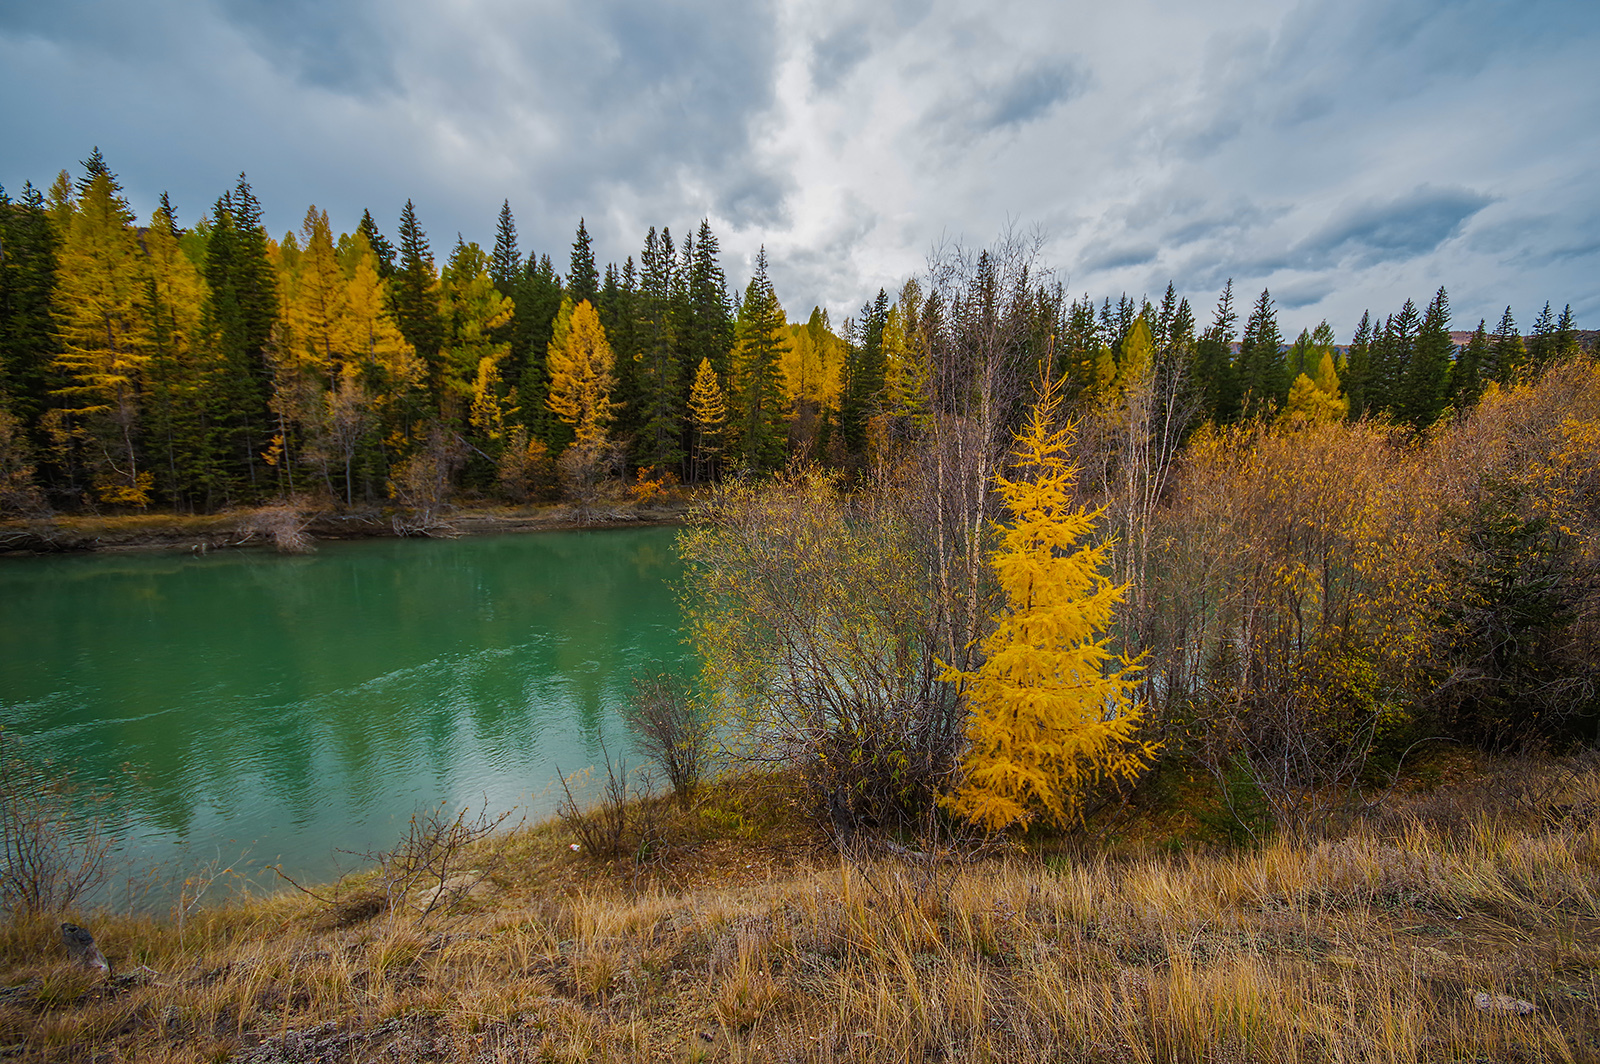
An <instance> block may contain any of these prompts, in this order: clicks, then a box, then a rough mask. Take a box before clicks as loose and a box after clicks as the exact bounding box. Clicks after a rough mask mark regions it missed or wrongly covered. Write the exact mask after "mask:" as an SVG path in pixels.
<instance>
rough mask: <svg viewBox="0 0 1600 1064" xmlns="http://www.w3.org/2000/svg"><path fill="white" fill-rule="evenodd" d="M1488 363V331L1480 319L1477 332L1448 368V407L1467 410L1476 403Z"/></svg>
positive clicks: (1481, 392) (1481, 389) (1480, 392)
mask: <svg viewBox="0 0 1600 1064" xmlns="http://www.w3.org/2000/svg"><path fill="white" fill-rule="evenodd" d="M1489 361H1490V354H1489V331H1488V330H1487V329H1486V328H1484V321H1483V319H1481V318H1480V319H1479V320H1478V329H1477V331H1476V332H1474V333H1473V334H1472V339H1471V340H1470V341H1468V343H1467V345H1466V346H1465V347H1464V348H1462V349H1461V354H1460V355H1459V356H1458V357H1457V358H1456V361H1455V364H1454V365H1453V366H1452V367H1451V368H1450V405H1451V406H1452V407H1453V408H1455V409H1456V410H1469V409H1471V408H1472V407H1473V406H1474V405H1475V404H1476V403H1477V402H1478V397H1479V396H1481V395H1482V394H1483V386H1484V383H1485V376H1484V367H1486V366H1487V365H1488V364H1489Z"/></svg>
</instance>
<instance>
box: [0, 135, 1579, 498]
mask: <svg viewBox="0 0 1600 1064" xmlns="http://www.w3.org/2000/svg"><path fill="white" fill-rule="evenodd" d="M261 218H262V214H261V205H260V203H259V201H258V200H257V199H256V196H255V194H254V191H253V189H252V188H251V186H250V184H249V182H248V181H247V180H246V179H245V178H244V176H243V175H241V176H240V178H239V181H238V182H237V184H236V185H235V186H234V187H233V188H231V189H229V190H227V191H226V192H224V193H223V194H222V195H221V196H220V197H219V198H218V199H217V200H216V202H215V203H214V204H213V205H212V208H211V210H210V212H209V214H207V215H206V216H205V217H204V218H201V219H199V220H197V221H196V222H195V223H194V224H193V225H191V226H188V227H180V226H179V225H178V223H177V220H176V217H175V213H174V210H173V208H172V206H171V204H170V203H169V201H168V199H167V197H166V195H165V194H163V196H162V198H161V203H160V206H159V207H158V208H157V209H156V210H155V211H154V212H153V214H152V215H151V217H150V218H149V219H147V220H146V221H144V222H143V223H142V224H141V223H140V221H139V220H138V219H136V218H135V217H134V216H133V213H132V211H131V209H130V208H129V206H128V204H127V201H126V199H125V198H124V197H123V195H122V191H121V188H120V186H119V184H118V180H117V177H116V175H115V174H114V173H113V172H112V171H111V170H110V168H109V166H108V165H107V163H106V161H105V160H104V158H103V157H102V156H101V155H100V153H99V151H98V149H96V150H95V151H94V152H93V153H92V154H91V155H90V157H89V158H88V159H87V160H85V161H84V162H83V164H82V173H81V175H80V176H79V177H78V178H77V179H76V180H73V179H72V178H71V177H69V175H68V174H67V173H66V172H65V171H63V172H62V173H61V174H60V175H59V176H58V177H57V178H56V180H55V182H54V184H53V185H52V186H51V187H50V189H49V190H48V192H41V191H40V190H38V189H37V188H35V187H34V186H33V185H31V184H28V185H26V186H25V187H24V188H23V190H22V192H21V194H20V196H18V197H17V198H16V199H14V200H13V199H12V198H10V197H9V196H8V195H7V194H6V193H5V192H4V190H3V189H0V492H3V497H0V506H5V507H6V508H9V509H13V510H28V509H41V508H47V507H48V508H56V509H75V508H83V507H112V508H125V507H135V508H143V507H148V506H159V507H169V508H173V509H179V510H188V511H211V510H215V509H218V508H221V507H225V506H232V505H248V504H254V503H259V502H263V501H266V500H271V499H276V498H305V497H316V498H318V499H320V500H322V501H323V502H325V503H327V504H340V505H344V506H371V505H375V504H380V503H387V502H389V501H391V500H392V501H394V502H396V503H398V504H400V505H402V506H406V507H410V508H412V509H418V510H423V511H432V510H434V509H436V508H437V507H439V506H441V505H443V504H444V503H445V502H446V501H448V500H449V499H451V498H454V497H458V496H461V495H463V494H465V495H468V496H476V497H496V498H504V499H508V500H511V501H516V502H523V501H528V500H531V499H540V498H554V497H557V496H559V495H562V494H565V495H566V496H568V497H572V498H575V499H578V500H580V501H586V500H590V499H592V498H593V497H594V496H595V494H596V493H597V492H598V491H600V490H601V489H602V488H603V487H604V485H605V484H606V483H608V482H610V483H615V482H616V481H618V480H619V479H627V478H628V474H629V473H630V472H631V473H632V474H633V476H634V477H638V478H640V479H642V480H653V482H656V483H663V482H668V481H684V482H702V481H706V480H711V479H716V478H718V477H720V476H722V475H723V474H725V473H727V472H730V471H736V470H750V471H755V472H767V471H771V470H774V469H777V468H779V467H781V466H783V465H784V464H785V463H787V462H789V461H791V460H792V459H795V458H805V459H811V460H814V461H818V462H821V463H823V464H825V465H829V466H832V467H836V468H840V469H844V470H847V471H849V472H850V473H851V475H853V476H859V475H860V474H861V472H862V471H863V470H865V469H867V468H869V467H870V466H871V465H872V464H873V463H875V462H878V461H880V460H882V459H883V458H884V457H885V456H886V455H889V454H891V453H893V452H894V450H895V448H896V447H897V446H898V445H899V444H900V443H903V442H904V441H905V440H907V439H910V438H911V437H913V436H915V435H917V434H918V433H919V432H920V431H921V427H922V426H924V425H925V423H926V422H927V420H928V418H929V417H930V416H932V411H931V410H930V408H929V405H928V398H927V397H928V392H929V387H930V381H931V378H932V375H934V374H935V373H936V372H938V371H939V370H938V367H937V366H936V365H935V360H934V358H933V351H934V349H935V348H936V347H938V346H939V344H940V343H941V342H942V341H941V340H940V339H939V336H940V334H941V333H942V332H946V331H948V330H949V329H950V328H952V326H953V324H954V322H953V320H952V316H955V315H959V314H963V313H978V314H984V315H990V316H998V315H1003V316H1004V317H1005V318H1006V320H1007V323H1008V325H1007V328H1008V330H1009V331H1010V333H1012V334H1014V335H1012V337H1011V339H1010V340H1009V341H1008V343H1009V345H1010V348H1009V349H1008V352H1007V355H1006V357H1007V358H1008V359H1010V360H1013V361H1015V360H1020V361H1022V362H1029V363H1032V364H1034V365H1044V364H1046V363H1048V364H1049V365H1050V366H1051V369H1052V372H1053V373H1054V374H1055V375H1056V376H1057V377H1058V378H1059V379H1060V380H1061V381H1062V384H1063V395H1064V399H1065V402H1066V403H1067V406H1068V408H1069V409H1072V410H1076V411H1080V412H1082V411H1091V410H1093V409H1095V408H1096V407H1097V405H1103V404H1104V403H1106V402H1109V401H1112V400H1113V399H1114V398H1115V397H1116V396H1117V395H1119V394H1120V393H1121V392H1122V391H1124V390H1125V385H1126V382H1127V381H1128V380H1131V379H1134V378H1136V377H1138V376H1140V375H1141V374H1143V373H1144V372H1146V370H1147V369H1148V370H1149V371H1151V372H1153V373H1155V374H1157V375H1158V376H1160V377H1161V378H1162V379H1163V380H1168V381H1170V382H1171V383H1173V384H1174V385H1175V386H1180V385H1181V390H1182V392H1183V401H1182V404H1181V405H1182V407H1183V413H1184V419H1183V424H1182V425H1174V426H1172V428H1173V430H1174V431H1175V432H1176V433H1178V434H1179V435H1184V436H1186V435H1187V434H1188V433H1189V432H1191V431H1193V430H1194V429H1195V428H1196V427H1197V426H1199V425H1201V424H1204V423H1207V422H1209V423H1213V424H1218V425H1228V424H1235V423H1239V422H1242V421H1248V420H1258V419H1262V418H1274V417H1282V416H1289V415H1294V416H1302V415H1305V414H1308V413H1317V414H1318V416H1326V417H1336V418H1342V419H1346V420H1352V421H1353V420H1359V419H1362V418H1382V419H1386V420H1389V421H1393V422H1395V423H1399V424H1405V425H1409V426H1411V427H1412V428H1414V429H1424V428H1427V427H1428V426H1430V425H1432V424H1434V423H1435V422H1437V421H1438V420H1439V419H1440V418H1441V417H1443V416H1444V415H1445V413H1446V412H1447V411H1450V410H1458V411H1459V410H1465V409H1468V408H1470V407H1471V405H1472V404H1473V403H1474V402H1476V400H1477V398H1478V397H1479V396H1480V395H1481V394H1482V393H1483V391H1484V389H1485V387H1486V386H1488V385H1489V384H1490V383H1491V382H1495V383H1497V384H1499V385H1501V386H1505V385H1508V384H1510V383H1512V382H1514V381H1517V380H1520V379H1523V378H1525V377H1526V376H1527V375H1529V374H1534V373H1537V372H1538V371H1539V370H1541V369H1542V368H1543V367H1544V366H1547V365H1549V364H1551V363H1553V362H1556V361H1559V360H1560V359H1562V358H1564V357H1567V356H1569V355H1570V354H1572V353H1574V352H1575V351H1576V350H1577V348H1578V343H1579V334H1578V333H1577V331H1576V329H1575V327H1574V323H1573V319H1572V314H1571V311H1570V308H1568V309H1566V310H1565V311H1563V313H1562V314H1561V315H1560V316H1559V318H1557V317H1556V316H1555V315H1553V314H1552V312H1551V308H1550V306H1549V305H1548V304H1547V305H1546V306H1545V308H1544V310H1543V311H1542V313H1541V314H1540V315H1539V316H1538V319H1537V321H1536V323H1535V325H1534V327H1533V330H1532V332H1531V333H1530V335H1529V336H1528V337H1527V338H1526V339H1524V338H1523V337H1522V336H1521V335H1520V334H1519V332H1518V327H1517V324H1516V322H1515V320H1514V318H1513V317H1512V314H1511V310H1510V308H1509V307H1508V308H1507V310H1506V312H1505V314H1504V315H1503V316H1502V318H1501V320H1500V321H1499V323H1498V324H1497V326H1496V327H1495V329H1494V330H1493V331H1489V330H1488V329H1487V328H1486V325H1485V323H1483V322H1480V323H1479V326H1478V329H1477V331H1476V333H1475V334H1474V335H1473V337H1472V340H1471V341H1470V342H1469V343H1467V344H1464V345H1461V346H1460V347H1459V348H1458V347H1457V345H1455V344H1453V343H1452V342H1451V337H1450V334H1449V322H1450V310H1449V304H1448V298H1447V296H1446V294H1445V292H1444V290H1443V289H1440V290H1439V291H1438V293H1437V294H1436V295H1435V296H1434V298H1433V299H1432V301H1431V302H1429V303H1428V305H1427V307H1426V309H1425V310H1423V311H1420V312H1419V311H1418V309H1417V307H1416V305H1415V304H1414V303H1413V302H1412V301H1410V300H1407V301H1406V302H1405V304H1404V305H1403V306H1402V307H1401V309H1400V310H1399V311H1398V312H1396V313H1394V314H1391V315H1388V316H1387V317H1386V318H1385V319H1384V320H1383V322H1382V323H1381V324H1380V323H1378V322H1377V321H1376V320H1375V319H1374V318H1373V317H1372V316H1371V315H1370V314H1368V315H1365V316H1364V317H1363V318H1362V321H1361V324H1360V325H1359V327H1358V328H1357V329H1356V332H1355V335H1354V337H1353V339H1352V341H1351V342H1350V344H1348V345H1345V346H1340V345H1337V344H1336V343H1335V340H1334V334H1333V331H1332V329H1331V328H1330V327H1329V326H1328V325H1327V323H1326V322H1324V323H1322V324H1321V325H1319V326H1318V327H1317V328H1316V329H1314V330H1309V331H1303V332H1302V333H1301V334H1300V335H1299V336H1298V338H1296V339H1295V340H1294V341H1293V342H1286V341H1285V338H1284V337H1283V336H1282V335H1281V334H1280V331H1279V326H1278V322H1277V314H1276V309H1275V307H1274V304H1273V301H1272V298H1271V296H1270V293H1268V292H1266V291H1263V292H1262V293H1261V295H1260V297H1259V298H1258V299H1257V300H1256V302H1255V304H1254V306H1253V307H1252V309H1251V310H1250V312H1249V314H1248V316H1247V318H1246V321H1245V323H1244V326H1243V330H1242V332H1239V331H1238V320H1239V315H1238V312H1237V311H1236V309H1235V304H1234V294H1233V286H1232V282H1231V281H1230V282H1229V283H1228V285H1227V287H1225V289H1224V290H1223V292H1222V295H1221V297H1220V299H1219V300H1218V303H1217V306H1216V310H1215V313H1214V315H1213V318H1212V321H1211V323H1210V324H1209V325H1208V326H1206V327H1204V328H1201V327H1200V326H1199V325H1198V324H1197V322H1196V319H1195V315H1194V312H1193V310H1192V308H1191V307H1190V304H1189V302H1188V300H1187V299H1184V298H1179V297H1178V295H1177V293H1176V292H1175V290H1174V288H1173V286H1171V285H1169V286H1168V287H1167V290H1166V292H1165V294H1164V296H1163V297H1162V299H1161V300H1160V302H1159V304H1152V303H1150V302H1149V301H1148V300H1145V299H1140V300H1137V301H1136V300H1133V299H1130V298H1129V297H1128V296H1126V295H1124V296H1122V298H1121V299H1120V300H1119V301H1117V302H1116V303H1115V304H1113V303H1112V301H1111V300H1110V299H1105V300H1103V301H1102V302H1101V303H1100V304H1099V305H1098V307H1097V306H1096V304H1095V303H1094V302H1093V301H1092V300H1091V299H1090V298H1089V297H1088V296H1084V297H1082V298H1079V299H1069V298H1067V297H1066V296H1065V295H1064V293H1063V291H1062V289H1061V287H1060V286H1059V285H1054V284H1052V283H1050V281H1049V278H1048V275H1047V274H1046V273H1037V272H1036V273H1033V274H1029V273H1027V272H1026V271H1024V272H1023V274H1021V275H1018V276H1015V277H1011V276H1007V277H1004V278H1002V274H1003V273H1004V272H1005V271H1004V270H1003V269H1001V268H1000V267H999V266H998V265H997V264H996V263H995V262H994V261H992V260H991V259H989V258H988V257H985V256H980V257H979V258H978V260H976V261H975V262H974V263H972V264H971V265H972V277H971V280H972V283H973V292H972V293H971V296H972V298H974V299H976V300H977V301H978V305H977V306H976V307H973V306H962V307H957V306H953V305H951V304H950V303H949V302H948V300H947V297H946V294H945V293H944V292H943V291H942V286H941V283H940V281H939V280H938V279H937V278H936V277H933V276H932V275H930V276H927V277H924V278H921V279H913V280H911V281H908V282H907V283H906V284H905V285H904V286H903V287H902V288H901V289H900V291H899V292H898V293H896V295H895V296H893V297H891V296H890V294H889V293H887V292H886V291H884V290H881V289H880V290H879V292H878V293H877V294H876V296H875V297H874V298H872V299H870V300H868V301H866V302H865V303H864V304H863V306H862V307H861V309H860V311H859V312H858V313H857V314H856V315H855V316H853V317H851V318H848V319H846V321H844V322H843V323H842V324H841V325H840V326H839V327H838V328H835V327H834V325H833V323H832V322H831V321H830V320H829V317H828V315H827V313H826V312H825V311H822V310H820V309H814V310H813V311H812V312H811V314H810V316H809V318H808V320H806V321H805V322H804V323H794V324H791V323H789V322H788V320H787V316H786V314H785V313H784V310H783V308H782V306H781V305H780V303H779V301H778V298H777V294H776V293H775V292H774V291H773V287H772V284H771V281H770V278H769V276H768V271H767V263H766V258H765V253H764V252H763V253H762V254H761V255H760V256H759V257H758V259H757V261H756V264H755V271H754V276H752V277H751V279H750V281H749V283H748V284H747V285H746V287H745V288H744V289H743V290H742V291H735V292H732V293H730V290H729V284H728V279H727V277H726V275H725V273H724V271H723V268H722V266H721V264H720V247H719V244H718V241H717V238H716V235H715V234H714V233H713V232H712V230H711V227H710V225H709V223H708V222H705V221H702V222H701V223H700V224H699V226H698V228H697V229H696V230H695V231H694V232H692V233H690V234H687V235H685V236H684V237H683V238H682V240H681V241H676V240H675V239H674V237H673V235H672V233H671V232H670V230H669V229H668V228H666V227H662V228H661V229H660V230H659V231H658V230H657V229H655V228H654V227H652V228H651V229H650V230H649V231H648V232H647V233H646V235H645V239H644V246H643V248H642V250H641V251H640V253H639V255H638V258H637V261H635V259H634V258H633V257H632V256H630V257H628V258H627V259H626V261H624V263H623V264H622V265H621V266H620V267H618V266H617V265H615V264H607V265H606V266H605V267H604V269H603V270H602V269H601V268H599V266H598V264H597V263H596V260H595V257H594V253H593V248H592V242H591V239H590V236H589V234H588V231H587V229H586V226H585V224H584V222H583V221H582V220H580V221H579V223H578V227H577V232H576V235H575V238H574V241H573V243H572V246H571V249H570V252H569V253H568V255H567V256H566V263H565V266H566V269H565V272H564V273H559V272H558V271H557V268H556V263H555V262H554V261H552V258H551V256H550V255H549V254H537V253H531V252H530V253H527V254H526V255H524V253H523V251H522V250H521V248H520V246H519V241H518V237H517V230H516V223H515V220H514V218H513V215H512V212H511V209H510V205H509V203H507V204H505V205H504V206H503V207H502V209H501V212H500V217H499V222H498V226H497V230H496V235H495V241H494V245H493V247H492V248H491V249H490V250H488V251H485V250H484V249H482V248H480V247H479V246H478V245H477V244H475V243H472V242H469V241H465V240H463V239H461V238H459V237H458V238H457V240H456V243H455V245H454V246H453V247H452V248H451V250H450V253H449V255H448V257H447V258H446V259H445V261H444V263H443V265H442V267H441V266H440V265H439V264H438V263H437V261H436V258H435V254H434V251H433V248H432V245H431V244H430V242H429V239H428V236H427V234H426V232H425V231H424V229H423V227H422V225H421V223H420V221H419V219H418V218H417V215H416V211H415V208H414V206H413V205H412V204H411V203H410V202H409V201H408V202H407V203H406V205H405V206H404V208H403V209H402V210H401V212H400V215H399V224H398V228H397V230H396V233H395V238H394V239H393V240H391V239H390V238H389V237H388V236H386V235H385V233H384V232H383V231H382V229H381V228H380V227H379V226H378V224H377V223H376V222H375V221H374V219H373V217H372V215H371V213H370V212H363V216H362V219H361V221H360V224H359V225H358V226H357V227H356V230H355V232H353V233H340V234H338V235H335V234H334V233H333V231H332V228H331V226H330V223H329V221H328V218H327V215H326V212H323V211H319V210H317V209H316V208H315V207H312V208H310V209H309V210H308V211H307V212H306V215H305V219H304V221H303V223H302V225H301V226H300V229H299V231H298V232H292V233H287V234H285V235H284V237H283V238H282V239H281V240H276V241H275V240H273V239H271V238H270V237H269V236H268V234H267V232H266V230H265V228H264V226H263V225H262V220H261ZM977 355H978V353H977V352H968V353H967V355H966V356H964V357H967V358H969V359H970V358H975V357H977Z"/></svg>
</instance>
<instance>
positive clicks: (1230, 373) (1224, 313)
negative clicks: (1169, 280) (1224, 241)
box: [1194, 277, 1239, 425]
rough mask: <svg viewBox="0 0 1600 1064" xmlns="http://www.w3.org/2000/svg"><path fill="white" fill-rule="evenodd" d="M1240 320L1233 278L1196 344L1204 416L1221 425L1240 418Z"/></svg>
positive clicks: (1196, 369) (1196, 362)
mask: <svg viewBox="0 0 1600 1064" xmlns="http://www.w3.org/2000/svg"><path fill="white" fill-rule="evenodd" d="M1238 320H1239V315H1238V314H1237V313H1236V312H1235V311H1234V309H1233V278H1231V277H1230V278H1228V283H1227V284H1226V285H1224V286H1223V289H1222V295H1221V296H1219V297H1218V298H1217V310H1216V313H1215V314H1214V315H1213V316H1212V319H1211V325H1210V326H1209V327H1208V328H1207V329H1206V331H1205V335H1203V336H1202V337H1200V339H1199V340H1196V341H1195V345H1194V346H1195V375H1196V377H1197V378H1198V380H1197V381H1196V383H1197V385H1198V386H1199V389H1200V392H1201V394H1202V395H1203V396H1204V397H1205V404H1204V410H1205V416H1206V417H1208V418H1210V419H1211V420H1213V421H1215V422H1216V423H1217V424H1219V425H1227V424H1231V423H1232V422H1234V421H1236V420H1238V418H1239V379H1238V374H1237V372H1236V371H1235V369H1234V363H1233V336H1234V334H1233V327H1234V324H1235V323H1236V322H1238Z"/></svg>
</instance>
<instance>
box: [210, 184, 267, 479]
mask: <svg viewBox="0 0 1600 1064" xmlns="http://www.w3.org/2000/svg"><path fill="white" fill-rule="evenodd" d="M205 280H206V284H207V285H208V286H209V287H210V290H211V301H210V303H209V304H208V305H207V308H206V314H205V321H204V327H205V329H206V331H207V333H208V334H209V335H210V336H211V342H212V343H213V344H214V345H215V352H216V361H217V362H218V367H217V369H218V378H217V379H218V382H219V384H218V386H217V387H214V388H211V389H208V394H207V399H208V403H209V405H210V406H211V412H210V416H209V417H208V418H207V423H208V424H209V425H210V426H211V429H212V440H211V442H210V446H211V448H212V449H213V450H214V453H215V459H216V460H215V461H212V462H208V463H207V468H209V469H213V470H215V471H216V474H217V477H218V479H217V480H216V481H214V482H212V483H208V484H206V485H204V490H205V495H206V500H207V501H206V505H207V506H212V505H216V504H218V503H220V502H223V501H226V500H227V499H229V498H231V497H232V495H233V493H234V492H235V491H236V490H237V488H238V487H239V486H240V485H244V486H246V487H247V489H248V492H249V494H251V495H259V493H261V492H263V491H267V490H269V489H270V488H271V487H272V486H273V478H272V477H270V476H269V475H268V471H267V469H266V466H265V462H264V460H263V458H262V454H263V452H264V451H265V450H267V448H268V447H269V445H270V443H271V436H272V429H271V426H272V424H273V418H272V414H271V410H270V400H271V396H272V380H271V346H272V331H273V327H274V325H275V324H276V323H277V320H278V288H277V277H276V276H275V272H274V270H273V268H272V263H271V261H270V259H269V258H268V255H267V232H266V230H265V229H264V228H262V225H261V205H260V203H259V202H258V201H257V200H256V197H255V194H254V192H252V191H251V189H250V184H249V182H248V181H247V180H246V179H245V175H244V174H240V175H239V181H238V184H237V185H236V186H235V187H234V189H233V190H232V191H231V192H227V193H224V194H223V196H222V197H221V198H220V199H218V200H217V203H216V206H215V207H214V208H213V210H212V222H211V237H210V241H209V243H208V244H207V245H206V265H205Z"/></svg>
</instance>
